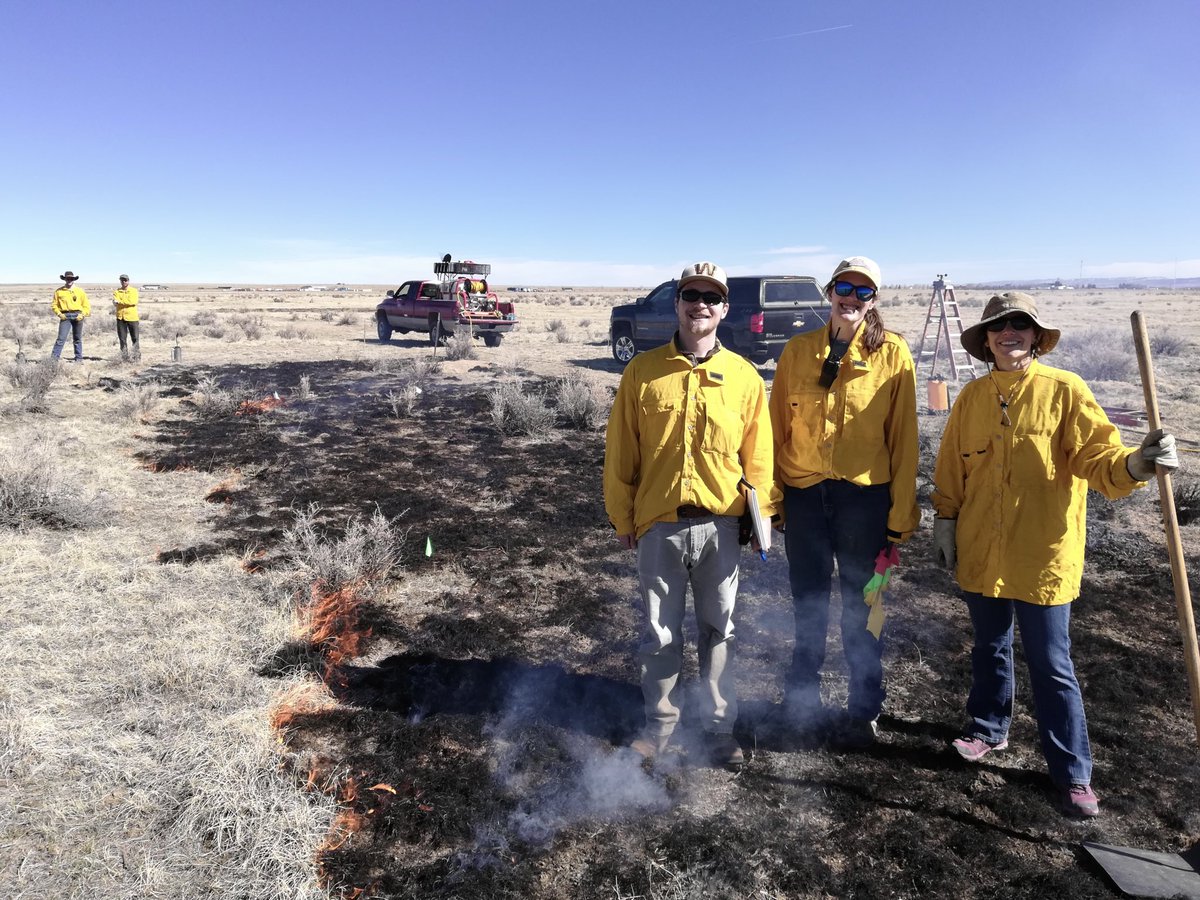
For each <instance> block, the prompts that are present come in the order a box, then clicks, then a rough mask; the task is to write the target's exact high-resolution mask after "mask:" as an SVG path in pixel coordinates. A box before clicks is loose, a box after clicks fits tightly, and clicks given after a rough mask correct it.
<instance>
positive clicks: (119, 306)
mask: <svg viewBox="0 0 1200 900" xmlns="http://www.w3.org/2000/svg"><path fill="white" fill-rule="evenodd" d="M137 303H138V289H137V288H135V287H130V286H129V276H128V275H122V276H121V286H120V287H119V288H117V289H116V290H115V291H113V307H114V308H115V310H116V314H117V340H118V341H120V343H121V359H126V360H127V359H133V360H134V361H135V362H136V361H137V360H140V359H141V358H142V348H141V345H140V344H139V343H138V308H137ZM127 344H133V352H132V353H130V351H129V349H128V347H127Z"/></svg>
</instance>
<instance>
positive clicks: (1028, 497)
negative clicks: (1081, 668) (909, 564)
mask: <svg viewBox="0 0 1200 900" xmlns="http://www.w3.org/2000/svg"><path fill="white" fill-rule="evenodd" d="M1059 336H1060V332H1059V330H1058V329H1057V328H1052V327H1050V326H1049V325H1048V324H1047V323H1046V322H1045V321H1044V320H1043V319H1042V318H1041V316H1040V315H1039V313H1038V308H1037V301H1036V300H1035V299H1034V298H1033V297H1032V296H1030V295H1029V294H1026V293H1023V292H1020V291H1012V292H1009V293H1005V294H998V295H996V296H994V297H992V298H991V299H990V300H989V301H988V303H987V306H986V307H984V310H983V316H982V318H981V319H980V321H979V322H978V323H977V324H975V325H972V326H971V327H970V328H968V329H966V331H964V332H963V334H962V345H963V347H964V348H965V349H966V351H967V352H968V353H970V354H971V355H972V356H974V357H975V358H976V359H980V360H983V361H984V362H985V363H987V364H988V367H989V371H988V374H987V375H986V376H984V377H982V378H977V379H975V380H974V381H972V382H970V383H968V384H967V385H965V386H964V387H963V389H962V391H961V392H960V393H959V395H958V398H957V399H956V400H955V403H954V408H953V409H952V410H951V412H950V418H949V420H948V421H947V423H946V430H945V433H944V435H943V436H942V444H941V448H940V449H939V451H938V457H937V465H936V469H935V472H934V492H933V497H932V500H933V506H934V510H935V511H936V513H937V518H936V519H935V520H934V541H935V544H936V547H937V553H938V558H939V560H941V561H942V562H944V564H945V565H946V566H947V567H948V568H950V569H951V570H952V571H954V573H955V575H956V577H957V579H958V584H959V587H960V588H961V589H962V596H963V599H964V600H965V602H966V605H967V609H968V611H969V614H970V616H971V624H972V625H973V627H974V647H973V648H972V650H971V691H970V694H969V695H968V697H967V725H966V728H965V729H964V731H963V735H962V737H960V738H958V739H957V740H955V741H954V742H953V747H954V749H955V750H956V751H957V752H958V753H959V755H960V756H962V757H963V758H964V759H966V760H968V761H971V762H975V761H978V760H980V759H982V758H983V757H984V756H986V755H987V754H989V753H993V752H996V751H1000V750H1004V749H1005V748H1007V747H1008V729H1009V725H1010V724H1011V722H1012V714H1013V694H1014V684H1015V682H1014V674H1013V637H1014V623H1015V625H1017V626H1019V627H1020V630H1021V641H1022V644H1023V645H1024V649H1025V658H1026V662H1027V664H1028V666H1029V676H1030V684H1031V688H1032V693H1033V705H1034V714H1035V716H1036V718H1037V724H1038V735H1039V737H1040V740H1041V746H1042V754H1043V755H1044V756H1045V758H1046V765H1047V768H1048V769H1049V773H1050V778H1051V781H1052V782H1053V784H1054V787H1055V790H1056V793H1057V796H1058V800H1059V802H1060V804H1061V806H1062V809H1063V810H1064V811H1065V812H1066V813H1068V814H1070V815H1077V816H1095V815H1098V814H1099V812H1100V804H1099V801H1098V800H1097V798H1096V795H1095V793H1094V792H1093V790H1092V788H1091V780H1092V755H1091V747H1090V744H1089V742H1088V733H1087V720H1086V717H1085V715H1084V710H1083V697H1082V694H1081V693H1080V690H1079V681H1078V679H1077V678H1076V677H1075V668H1074V664H1073V663H1072V661H1071V639H1070V634H1069V626H1070V615H1071V602H1072V601H1073V600H1075V599H1076V598H1077V597H1078V596H1079V589H1080V583H1081V578H1082V572H1083V555H1084V542H1085V530H1086V524H1087V491H1088V488H1092V489H1093V490H1096V491H1099V492H1100V493H1102V494H1104V496H1105V497H1108V498H1109V499H1110V500H1115V499H1117V498H1120V497H1124V496H1126V495H1128V494H1130V493H1131V492H1132V491H1133V490H1134V489H1135V488H1137V487H1141V486H1142V485H1143V484H1144V482H1145V481H1146V480H1147V479H1149V478H1153V477H1154V471H1155V469H1154V467H1155V464H1156V463H1157V464H1158V465H1161V466H1163V467H1165V468H1168V469H1173V468H1175V467H1176V466H1177V465H1178V464H1179V463H1178V457H1177V456H1176V452H1175V439H1174V437H1172V436H1171V435H1169V434H1164V433H1163V431H1162V430H1161V429H1157V430H1155V431H1153V432H1151V433H1150V434H1148V435H1147V436H1146V439H1145V440H1144V441H1143V442H1142V445H1141V447H1139V448H1137V449H1134V448H1130V447H1126V446H1124V445H1123V444H1122V443H1121V436H1120V434H1119V433H1118V431H1117V429H1116V427H1115V426H1113V425H1112V423H1110V422H1109V420H1108V416H1107V415H1105V413H1104V410H1103V409H1101V408H1100V405H1099V404H1098V403H1097V402H1096V400H1095V398H1094V397H1093V396H1092V392H1091V391H1090V390H1089V389H1088V387H1087V385H1086V384H1085V383H1084V381H1083V379H1082V378H1080V377H1079V376H1078V375H1076V374H1074V373H1073V372H1067V371H1064V370H1062V369H1055V368H1051V367H1050V366H1047V365H1045V364H1044V363H1043V362H1042V361H1041V357H1042V356H1044V355H1045V354H1047V353H1049V352H1050V351H1051V350H1053V349H1054V347H1055V346H1056V345H1057V344H1058V339H1059Z"/></svg>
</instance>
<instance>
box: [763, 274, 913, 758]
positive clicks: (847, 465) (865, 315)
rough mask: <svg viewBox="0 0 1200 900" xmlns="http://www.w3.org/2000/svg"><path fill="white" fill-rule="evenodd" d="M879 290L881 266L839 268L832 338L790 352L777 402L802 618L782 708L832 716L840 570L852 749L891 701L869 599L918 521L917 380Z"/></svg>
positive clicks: (832, 282)
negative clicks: (834, 594) (830, 668)
mask: <svg viewBox="0 0 1200 900" xmlns="http://www.w3.org/2000/svg"><path fill="white" fill-rule="evenodd" d="M880 283H881V282H880V274H879V266H878V265H876V264H875V262H874V261H873V260H871V259H868V258H867V257H865V256H852V257H850V258H849V259H845V260H842V262H841V263H839V264H838V266H837V268H836V269H835V270H834V273H833V277H832V278H830V279H829V283H828V284H826V285H825V294H826V296H827V297H828V298H829V301H830V305H831V308H830V317H829V327H828V328H823V329H820V330H818V331H813V332H809V333H808V334H802V335H797V336H796V337H794V338H792V339H791V340H790V341H788V344H787V346H786V347H785V348H784V351H783V355H782V356H781V357H780V359H779V364H778V366H777V367H776V369H775V379H774V383H773V385H772V388H771V400H770V410H771V426H772V430H773V432H774V436H775V480H776V484H777V486H778V487H779V488H780V489H781V490H782V492H783V498H784V499H783V513H784V515H783V520H784V521H783V527H784V538H785V546H786V549H787V557H788V570H789V577H790V581H791V590H792V604H793V608H794V611H795V617H796V643H795V647H794V649H793V652H792V664H791V667H790V669H789V671H788V673H787V677H786V682H785V696H784V708H785V711H786V712H787V715H788V718H789V719H790V720H792V722H793V723H794V724H797V725H799V726H801V727H811V726H812V725H814V724H817V723H818V722H819V721H820V719H821V718H822V717H823V708H822V706H821V699H820V684H821V666H822V665H823V663H824V661H825V632H826V631H827V629H828V626H829V606H830V595H831V591H832V581H833V564H834V560H835V559H836V561H837V568H838V583H839V585H840V588H841V597H842V646H843V648H844V650H845V654H846V664H847V668H848V669H849V675H850V693H849V699H848V703H847V712H848V722H847V723H846V725H845V728H844V729H842V733H841V734H840V736H839V737H840V741H841V743H843V744H844V745H846V746H849V747H865V746H868V745H870V744H871V743H872V742H873V741H874V740H875V735H876V733H877V731H878V726H877V719H878V717H879V712H880V710H881V709H882V707H883V701H884V697H885V692H884V688H883V664H882V661H881V655H882V642H881V635H877V634H875V633H872V631H870V630H868V627H867V620H868V613H869V611H870V609H869V607H868V606H867V604H866V603H865V602H864V598H863V589H864V587H866V585H867V582H868V581H870V580H871V577H872V575H873V574H874V572H875V567H876V560H877V558H878V557H879V556H880V554H881V551H882V552H883V553H884V554H885V558H886V559H888V561H889V563H892V564H894V562H895V561H896V559H897V558H898V551H897V550H896V549H895V548H896V546H897V545H898V544H900V543H902V542H903V541H905V540H907V539H908V537H909V536H910V535H911V534H912V532H913V531H914V530H915V529H916V527H917V523H918V522H919V521H920V514H919V512H918V510H917V498H916V480H917V400H916V376H915V373H914V371H913V361H912V355H911V354H910V353H909V350H908V345H907V344H906V343H905V342H904V339H903V338H901V337H900V336H899V335H896V334H893V333H891V332H888V331H885V330H884V328H883V320H882V318H881V317H880V315H879V312H878V310H877V309H876V308H875V304H876V302H877V293H878V291H879V288H880Z"/></svg>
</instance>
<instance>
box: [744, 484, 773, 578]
mask: <svg viewBox="0 0 1200 900" xmlns="http://www.w3.org/2000/svg"><path fill="white" fill-rule="evenodd" d="M738 486H739V487H740V488H741V489H742V496H743V497H745V498H746V512H748V513H749V514H750V524H751V526H752V527H753V529H754V537H755V539H756V540H757V541H758V546H759V554H758V555H759V556H760V557H761V558H762V559H766V558H767V551H768V550H770V549H771V523H770V522H768V521H767V520H766V519H764V518H763V514H762V508H761V507H760V506H759V505H758V492H757V491H756V490H754V485H752V484H751V483H750V482H748V481H747V480H746V479H745V478H742V479H741V481H739V482H738Z"/></svg>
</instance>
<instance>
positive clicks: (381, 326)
mask: <svg viewBox="0 0 1200 900" xmlns="http://www.w3.org/2000/svg"><path fill="white" fill-rule="evenodd" d="M375 330H376V331H377V332H378V334H379V343H381V344H386V343H388V342H389V341H390V340H391V339H392V326H391V325H389V324H388V320H387V316H376V317H375Z"/></svg>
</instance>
